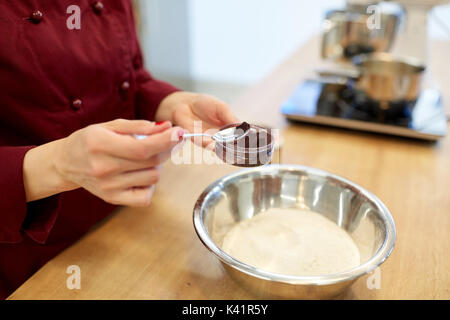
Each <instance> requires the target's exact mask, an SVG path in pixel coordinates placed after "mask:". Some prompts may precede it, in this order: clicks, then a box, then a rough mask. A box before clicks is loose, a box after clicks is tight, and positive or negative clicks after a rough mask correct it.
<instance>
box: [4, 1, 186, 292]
mask: <svg viewBox="0 0 450 320" xmlns="http://www.w3.org/2000/svg"><path fill="white" fill-rule="evenodd" d="M73 5H76V6H78V7H75V11H74V7H71V8H69V7H70V6H73ZM77 8H79V9H80V10H79V12H80V15H79V20H78V21H79V29H78V28H76V24H74V23H76V21H77V20H73V19H76V18H77V17H76V16H72V15H73V14H76V10H77ZM67 12H69V13H67ZM68 19H69V23H68ZM74 25H75V28H74V27H73V26H74ZM68 26H70V27H68ZM176 90H177V89H176V88H174V87H173V86H171V85H169V84H167V83H164V82H161V81H158V80H156V79H154V78H152V77H151V76H150V74H149V73H148V72H147V71H146V70H145V69H144V68H143V63H142V56H141V51H140V48H139V44H138V40H137V36H136V30H135V25H134V19H133V9H132V6H131V3H130V1H129V0H114V1H113V0H110V1H104V2H103V3H102V2H99V1H90V0H58V1H48V0H23V1H16V0H3V1H0V200H1V201H0V298H5V297H7V296H8V295H9V294H10V293H11V292H12V291H13V290H15V289H16V288H17V287H18V286H19V285H21V284H22V283H23V282H24V281H25V280H26V279H27V278H29V277H30V276H31V275H32V274H33V273H34V272H35V271H37V270H38V269H39V268H40V267H41V266H42V265H43V264H45V263H46V262H47V261H48V260H50V259H51V258H52V257H54V256H55V255H56V254H58V253H59V252H60V251H61V250H63V249H64V248H66V247H67V246H68V245H70V244H71V243H73V242H74V241H75V240H76V239H78V238H79V237H80V236H81V235H83V234H84V233H86V232H87V231H88V230H89V228H90V227H91V226H92V225H93V224H94V223H96V222H98V221H99V220H101V219H102V218H104V217H105V216H107V215H108V214H110V213H111V211H112V210H113V209H114V206H112V205H110V204H107V203H105V202H104V201H102V200H101V199H99V198H96V197H95V196H93V195H92V194H90V193H88V192H87V191H85V190H84V189H78V190H74V191H70V192H65V193H62V194H59V195H56V196H53V197H50V198H46V199H42V200H39V201H34V202H31V203H27V202H26V200H25V192H24V187H23V177H22V166H23V158H24V155H25V153H26V152H27V151H28V150H29V149H30V148H33V146H38V145H41V144H44V143H46V142H49V141H52V140H55V139H60V138H63V137H66V136H67V135H69V134H71V133H72V132H73V131H75V130H78V129H80V128H83V127H85V126H87V125H89V124H93V123H99V122H105V121H110V120H113V119H116V118H126V119H135V118H143V119H153V117H154V114H155V112H156V109H157V107H158V105H159V103H160V102H161V100H162V99H163V98H164V97H165V96H167V95H168V94H170V93H172V92H174V91H176ZM61 272H65V270H61Z"/></svg>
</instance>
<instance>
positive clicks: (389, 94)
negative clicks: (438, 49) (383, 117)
mask: <svg viewBox="0 0 450 320" xmlns="http://www.w3.org/2000/svg"><path fill="white" fill-rule="evenodd" d="M352 62H353V64H354V67H351V68H348V67H347V68H345V69H344V68H341V67H339V66H336V67H335V68H332V69H326V70H317V71H318V73H319V74H320V75H321V76H325V77H329V76H332V77H338V78H346V79H347V80H352V81H354V84H351V83H349V85H354V87H355V88H357V89H360V90H362V91H364V92H365V93H366V95H367V96H368V97H369V98H371V99H373V100H375V101H378V102H380V106H381V108H383V109H385V108H388V105H389V103H397V102H410V101H414V100H416V99H417V97H418V96H419V93H420V89H421V80H422V77H423V73H424V70H425V66H424V65H423V64H421V63H420V62H419V60H416V59H414V58H412V57H395V56H392V55H391V54H389V53H384V52H378V53H374V54H370V55H360V56H356V57H354V58H353V60H352Z"/></svg>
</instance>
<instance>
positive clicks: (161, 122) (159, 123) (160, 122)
mask: <svg viewBox="0 0 450 320" xmlns="http://www.w3.org/2000/svg"><path fill="white" fill-rule="evenodd" d="M166 122H167V121H158V122H156V123H155V124H156V125H157V126H159V125H162V124H163V123H166Z"/></svg>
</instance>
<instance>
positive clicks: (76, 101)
mask: <svg viewBox="0 0 450 320" xmlns="http://www.w3.org/2000/svg"><path fill="white" fill-rule="evenodd" d="M82 104H83V101H81V99H73V100H72V103H71V104H70V106H71V107H72V109H73V110H80V108H81V105H82Z"/></svg>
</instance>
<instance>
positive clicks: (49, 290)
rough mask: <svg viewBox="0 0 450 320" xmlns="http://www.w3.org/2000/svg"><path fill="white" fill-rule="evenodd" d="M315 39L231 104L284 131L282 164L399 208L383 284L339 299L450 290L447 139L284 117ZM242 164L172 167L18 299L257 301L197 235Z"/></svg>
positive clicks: (441, 47) (439, 72)
mask: <svg viewBox="0 0 450 320" xmlns="http://www.w3.org/2000/svg"><path fill="white" fill-rule="evenodd" d="M318 48H319V42H318V39H317V38H315V39H312V40H311V41H310V42H308V43H307V44H306V45H305V46H303V47H302V48H301V49H300V50H298V51H297V52H296V53H295V54H294V55H293V56H291V57H290V58H288V59H287V60H286V61H285V62H284V63H283V64H282V65H280V66H279V67H278V68H277V69H276V70H275V71H274V72H273V73H271V74H270V75H268V76H267V77H266V78H265V79H264V80H263V81H262V82H260V83H259V84H257V85H255V86H254V87H253V88H251V89H250V90H248V91H247V92H246V93H245V94H244V95H243V96H242V97H241V98H240V99H238V100H237V101H236V102H235V103H234V104H233V105H232V107H233V109H234V111H235V112H236V114H237V115H238V116H240V117H241V119H243V120H246V121H249V122H254V123H264V124H266V125H269V126H273V127H277V128H282V129H283V137H284V139H283V140H284V143H283V146H282V150H281V152H282V154H281V159H282V163H289V164H301V165H306V166H311V167H316V168H319V169H323V170H327V171H330V172H332V173H335V174H337V175H340V176H343V177H345V178H348V179H350V180H352V181H354V182H356V183H358V184H360V185H361V186H363V187H365V188H367V189H368V190H370V191H372V192H373V193H375V194H376V195H377V196H378V197H379V198H380V199H381V200H382V201H383V202H384V203H385V204H386V206H387V207H388V208H389V210H390V211H391V213H392V215H393V217H394V220H395V223H396V227H397V236H398V237H397V243H396V246H395V248H394V251H393V253H392V255H391V256H390V257H389V259H388V260H387V261H386V262H385V263H384V264H383V265H382V267H381V288H380V289H378V290H377V289H374V290H369V289H368V288H367V285H366V279H367V276H366V277H363V278H360V279H359V280H358V281H357V282H356V283H355V284H354V285H353V286H352V287H351V288H350V289H349V290H347V291H346V292H345V293H344V294H343V295H341V296H340V297H339V298H342V299H437V298H441V299H442V298H443V299H449V298H450V272H449V270H450V254H449V246H450V138H449V137H447V138H445V139H443V140H441V141H440V142H437V143H429V142H421V141H415V140H411V139H406V138H395V137H390V136H383V135H377V134H369V133H362V132H357V131H351V130H345V129H333V128H328V127H320V126H313V125H306V124H295V125H294V124H291V123H287V122H286V121H285V120H284V119H283V117H282V116H281V115H280V113H279V107H280V104H281V102H282V101H283V100H284V99H286V98H287V97H288V95H289V94H290V93H291V92H292V90H293V88H294V87H295V86H296V85H297V84H298V83H299V82H300V81H301V80H302V79H304V77H305V76H306V75H307V74H308V72H310V71H311V68H312V67H313V66H314V64H315V63H316V62H317V59H318V57H319V54H318ZM449 54H450V43H448V42H446V43H443V42H442V43H434V44H433V46H432V51H431V59H432V61H433V64H432V65H431V69H432V70H433V71H434V75H435V77H436V79H437V80H438V82H439V83H440V84H441V89H442V92H443V96H444V101H446V103H447V104H446V107H447V110H450V106H449V103H448V102H449V101H450V88H449V85H448V83H449V82H450V65H449V64H448V63H447V62H446V59H447V58H448V56H449ZM235 170H238V168H235V167H231V166H227V165H219V164H213V165H205V164H203V165H201V164H191V165H175V164H174V163H171V162H168V163H166V164H165V166H164V170H163V174H162V178H161V181H160V183H159V184H158V187H157V189H156V192H155V195H154V198H153V201H152V203H151V205H150V206H149V207H148V208H139V209H136V208H122V209H119V210H117V211H116V212H115V213H114V214H113V215H112V216H111V217H109V218H107V219H106V220H105V221H103V222H102V223H101V224H99V225H97V226H96V227H95V228H94V229H93V230H92V231H91V232H89V233H88V234H87V235H86V236H84V237H83V238H82V239H81V240H79V241H78V242H77V243H75V244H73V245H72V246H71V247H70V248H68V249H67V250H65V251H64V252H62V253H61V254H60V255H58V256H57V257H55V258H54V259H53V260H51V261H50V262H48V263H47V264H46V265H45V266H44V267H43V268H41V269H40V270H39V271H38V272H37V273H36V274H34V275H33V276H32V277H31V278H30V279H29V280H28V281H27V282H26V283H24V284H23V285H22V286H21V287H20V288H19V289H18V290H16V292H14V293H13V294H12V295H11V296H10V297H9V298H10V299H250V298H258V297H257V296H252V295H251V294H250V293H248V292H246V291H245V290H244V289H242V288H241V287H239V286H238V285H237V284H236V283H235V282H234V281H233V280H232V279H230V278H229V276H228V275H227V274H226V273H225V272H224V271H223V269H222V268H221V266H220V264H219V263H218V261H217V260H216V259H215V258H214V257H213V256H212V255H211V254H210V253H209V251H208V250H207V249H205V248H204V246H203V245H202V243H201V242H200V241H199V240H198V238H197V235H196V233H195V231H194V227H193V224H192V209H193V206H194V203H195V201H196V199H197V197H198V196H199V194H200V193H201V192H202V191H203V190H204V189H205V187H206V186H208V185H209V184H210V183H212V182H213V181H215V180H216V179H219V178H221V177H222V176H224V175H225V174H227V173H230V172H233V171H235ZM69 265H78V266H80V268H81V289H80V290H69V289H67V287H66V279H67V277H68V274H66V268H67V267H68V266H69Z"/></svg>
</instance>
